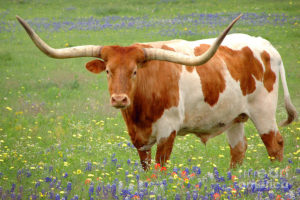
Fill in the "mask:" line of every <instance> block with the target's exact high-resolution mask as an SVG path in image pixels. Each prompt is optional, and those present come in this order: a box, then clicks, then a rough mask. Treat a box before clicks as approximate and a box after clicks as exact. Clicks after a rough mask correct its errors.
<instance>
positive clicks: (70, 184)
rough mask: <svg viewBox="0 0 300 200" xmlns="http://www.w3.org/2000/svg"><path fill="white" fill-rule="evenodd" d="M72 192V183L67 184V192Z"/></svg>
mask: <svg viewBox="0 0 300 200" xmlns="http://www.w3.org/2000/svg"><path fill="white" fill-rule="evenodd" d="M71 190H72V183H71V182H68V184H67V191H68V192H70V191H71Z"/></svg>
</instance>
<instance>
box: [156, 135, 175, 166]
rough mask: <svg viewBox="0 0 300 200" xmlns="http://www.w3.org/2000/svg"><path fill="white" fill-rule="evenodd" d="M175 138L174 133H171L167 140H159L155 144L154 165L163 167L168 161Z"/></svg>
mask: <svg viewBox="0 0 300 200" xmlns="http://www.w3.org/2000/svg"><path fill="white" fill-rule="evenodd" d="M175 137H176V131H173V132H172V133H171V135H170V136H169V137H167V138H161V139H160V140H159V141H158V143H157V150H156V157H155V161H156V163H159V164H161V166H164V164H165V162H166V161H167V160H169V159H170V155H171V152H172V149H173V143H174V140H175Z"/></svg>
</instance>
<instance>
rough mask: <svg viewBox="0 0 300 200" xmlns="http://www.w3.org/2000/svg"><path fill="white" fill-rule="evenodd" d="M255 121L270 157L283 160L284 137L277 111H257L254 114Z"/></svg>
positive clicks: (252, 118) (253, 119) (252, 117)
mask: <svg viewBox="0 0 300 200" xmlns="http://www.w3.org/2000/svg"><path fill="white" fill-rule="evenodd" d="M271 114H273V115H271ZM251 120H252V121H253V123H254V125H255V127H256V129H257V130H258V133H259V134H260V137H261V139H262V141H263V143H264V144H265V146H266V149H267V152H268V154H269V156H270V159H271V160H272V161H273V160H275V159H276V160H279V161H282V159H283V138H282V136H281V134H280V133H279V130H278V127H277V124H276V119H275V112H273V113H270V112H265V113H262V112H257V113H254V114H252V116H251Z"/></svg>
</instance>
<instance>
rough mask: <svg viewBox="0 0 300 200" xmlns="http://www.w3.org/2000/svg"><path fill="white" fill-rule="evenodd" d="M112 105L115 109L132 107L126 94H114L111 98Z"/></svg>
mask: <svg viewBox="0 0 300 200" xmlns="http://www.w3.org/2000/svg"><path fill="white" fill-rule="evenodd" d="M110 104H111V105H112V106H113V107H115V108H126V107H128V106H129V105H130V99H129V97H128V96H127V95H126V94H113V95H111V97H110Z"/></svg>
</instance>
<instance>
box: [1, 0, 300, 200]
mask: <svg viewBox="0 0 300 200" xmlns="http://www.w3.org/2000/svg"><path fill="white" fill-rule="evenodd" d="M299 11H300V1H295V0H290V1H289V0H284V1H282V0H264V1H258V0H239V1H237V0H228V1H223V0H222V1H221V0H209V1H207V0H198V1H197V0H186V1H179V0H159V1H152V0H143V1H137V0H127V1H123V0H115V1H102V0H89V1H79V0H72V1H71V0H65V1H63V0H0V114H1V115H0V199H1V198H2V199H299V197H300V165H299V163H300V148H299V143H300V134H299V133H300V123H299V122H295V123H293V124H291V125H289V126H288V127H284V128H280V131H281V133H282V135H283V137H284V139H285V152H284V160H283V162H281V163H279V162H270V160H269V158H268V155H267V152H266V149H265V147H264V145H263V143H262V141H261V140H260V137H259V136H258V134H257V131H256V129H255V128H254V126H253V124H252V123H251V122H250V121H249V122H247V124H246V137H247V139H248V150H247V153H246V157H245V161H244V164H243V165H242V166H240V167H238V168H237V169H234V170H229V162H230V153H229V151H230V149H229V146H228V144H227V142H226V137H225V135H224V134H222V135H220V136H218V137H216V138H214V139H212V140H210V141H208V143H207V145H206V146H205V145H203V144H202V143H201V142H200V140H199V139H198V138H196V137H195V136H193V135H189V136H186V137H178V138H176V141H175V146H174V149H173V153H172V156H171V160H170V162H169V163H168V165H167V166H166V167H165V168H161V167H160V166H157V165H155V164H153V165H152V167H151V169H150V170H149V171H147V172H144V171H143V170H142V169H141V166H140V164H139V158H138V155H137V152H136V149H135V148H134V147H133V145H132V144H131V142H130V139H129V136H128V133H127V131H126V127H125V124H124V122H123V120H122V117H121V114H120V112H119V111H118V110H116V109H114V108H111V107H110V105H109V95H108V91H107V83H106V76H105V75H104V74H101V75H98V76H97V75H94V74H91V73H89V72H88V71H87V70H86V69H85V67H84V66H85V63H86V62H88V61H89V60H91V59H90V58H74V59H65V60H55V59H51V58H49V57H47V56H45V55H44V54H42V53H41V52H40V51H39V50H38V49H37V48H36V47H35V46H34V45H33V43H32V41H31V40H30V39H29V37H28V36H27V34H26V33H25V31H24V30H23V29H22V28H21V26H20V25H19V24H18V22H17V21H16V19H15V16H16V15H19V16H21V17H22V18H24V19H25V20H26V21H27V22H28V23H29V24H30V25H31V26H32V27H33V28H34V29H35V30H36V32H37V33H38V34H39V35H40V36H41V38H43V39H44V40H45V41H46V42H47V43H48V44H50V45H51V46H53V47H55V48H63V47H68V46H75V45H85V44H94V45H97V44H99V45H113V44H119V45H124V46H125V45H130V44H132V43H135V42H148V41H157V40H169V39H175V38H182V39H186V40H197V39H201V38H208V37H216V36H217V35H218V34H219V33H220V32H221V31H222V30H223V29H224V28H225V27H226V26H227V24H228V23H229V22H230V21H231V20H232V19H233V18H235V17H236V16H237V15H238V14H240V13H244V15H243V17H242V18H241V19H240V20H239V21H238V23H237V24H236V25H235V26H234V28H233V29H232V31H231V33H233V32H242V33H246V34H250V35H254V36H262V37H264V38H266V39H268V40H269V41H270V42H271V43H272V44H273V45H274V46H275V48H277V49H278V51H279V52H280V54H281V56H282V59H283V61H284V63H285V69H286V76H287V82H288V86H289V90H290V94H291V98H292V101H293V103H294V105H295V106H296V108H297V110H298V112H300V90H299V86H300V58H299V53H300V13H299ZM280 86H281V84H280ZM285 118H286V112H285V109H284V106H283V94H282V89H281V88H280V93H279V102H278V111H277V119H278V121H281V120H283V119H285ZM154 154H155V147H154V148H153V151H152V157H153V156H154Z"/></svg>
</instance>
